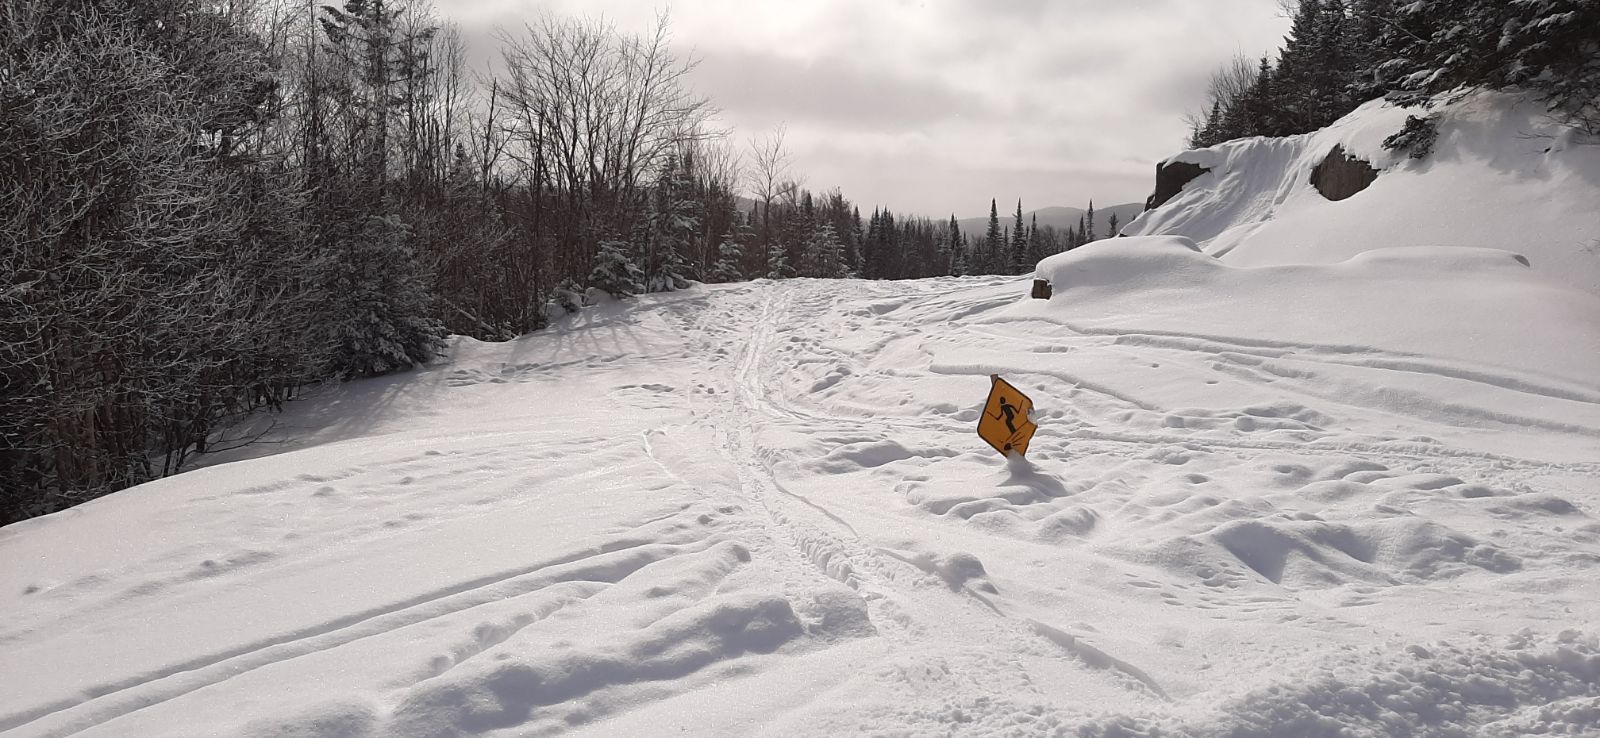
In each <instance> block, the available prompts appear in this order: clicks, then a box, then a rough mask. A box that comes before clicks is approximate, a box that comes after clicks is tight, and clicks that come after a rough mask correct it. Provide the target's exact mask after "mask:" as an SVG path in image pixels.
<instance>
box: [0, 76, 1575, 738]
mask: <svg viewBox="0 0 1600 738" xmlns="http://www.w3.org/2000/svg"><path fill="white" fill-rule="evenodd" d="M1496 100H1498V99H1488V101H1487V102H1485V101H1484V100H1480V101H1479V102H1477V103H1474V105H1478V106H1480V107H1472V106H1467V107H1463V108H1461V109H1458V110H1455V111H1453V112H1451V113H1450V115H1451V116H1453V117H1452V118H1450V121H1451V122H1449V123H1447V125H1446V128H1445V137H1444V138H1443V139H1441V151H1442V153H1441V154H1439V155H1438V157H1437V159H1436V160H1435V161H1433V162H1431V163H1427V164H1421V165H1419V164H1415V163H1411V162H1395V161H1392V160H1387V159H1381V157H1380V154H1379V152H1378V151H1377V149H1376V144H1375V143H1374V141H1373V139H1374V137H1375V136H1378V134H1379V133H1383V134H1384V135H1387V131H1388V130H1390V129H1392V128H1393V127H1395V126H1397V125H1398V120H1399V116H1398V115H1397V114H1396V113H1395V112H1394V111H1390V110H1387V109H1384V108H1382V107H1381V106H1372V107H1368V108H1364V109H1363V110H1362V111H1359V112H1358V113H1356V114H1355V115H1354V116H1352V118H1350V119H1347V120H1346V121H1344V122H1341V124H1340V125H1339V126H1336V127H1335V128H1334V129H1331V130H1330V131H1326V132H1323V133H1319V134H1313V135H1312V136H1308V137H1300V138H1296V139H1289V140H1286V141H1254V142H1244V143H1240V144H1231V145H1228V146H1224V147H1219V148H1217V149H1212V150H1208V151H1202V152H1195V153H1191V154H1187V155H1185V157H1186V158H1192V159H1194V160H1196V161H1201V162H1203V163H1207V164H1208V165H1211V166H1214V167H1216V168H1215V169H1214V171H1213V173H1212V174H1209V175H1206V176H1205V177H1203V178H1202V179H1200V180H1196V182H1195V183H1192V184H1191V185H1190V187H1189V188H1188V189H1186V190H1185V192H1184V193H1183V194H1182V195H1181V196H1180V197H1179V198H1177V199H1175V200H1174V201H1173V202H1171V203H1168V204H1167V205H1166V206H1164V207H1162V208H1160V209H1158V210H1156V211H1153V212H1152V213H1148V214H1146V215H1145V216H1144V217H1143V218H1142V219H1141V220H1140V222H1139V223H1138V224H1136V225H1137V226H1138V227H1139V228H1141V229H1143V230H1145V231H1146V232H1174V233H1181V234H1184V235H1186V236H1187V237H1184V236H1183V235H1166V236H1147V237H1137V238H1123V239H1114V240H1108V241H1102V242H1099V243H1096V244H1091V245H1089V246H1087V247H1084V248H1081V249H1078V250H1075V251H1073V252H1070V253H1067V254H1063V255H1060V256H1056V257H1052V258H1050V259H1047V260H1045V261H1044V262H1042V263H1041V264H1040V265H1039V272H1040V274H1041V275H1042V276H1044V277H1046V278H1048V279H1050V280H1051V281H1052V283H1053V284H1054V287H1055V291H1054V296H1053V297H1052V298H1051V299H1050V300H1030V299H1027V298H1025V297H1023V295H1024V294H1025V293H1026V291H1027V287H1028V282H1027V280H1025V279H1018V278H1009V277H1005V278H966V279H934V280H920V281H908V282H892V283H876V282H862V281H819V280H787V281H782V282H770V281H765V280H762V281H757V282H753V283H748V284H739V285H724V286H716V287H696V288H694V289H692V290H689V291H685V292H680V293H674V294H669V295H653V296H648V297H645V298H641V299H639V300H637V301H632V302H628V303H613V304H607V305H603V306H600V307H598V308H594V309H591V310H587V311H585V312H583V313H581V314H579V315H578V316H576V317H574V318H572V319H569V320H566V321H564V322H562V323H561V324H560V325H558V326H556V327H554V328H553V329H551V330H549V331H545V332H542V333H540V334H537V335H532V336H528V337H525V338H522V339H520V340H517V341H512V342H508V343H504V344H484V343H479V342H475V341H471V340H466V339H457V340H456V341H455V343H454V344H453V346H452V349H451V353H450V356H449V357H447V358H446V359H445V360H443V361H441V362H439V363H438V364H437V365H435V366H433V367H430V368H427V369H425V370H421V371H416V372H412V373H409V374H404V375H398V376H394V377H388V378H382V379H375V380H366V381H360V382H351V383H348V384H346V385H342V386H337V387H330V388H327V389H326V390H324V391H322V392H321V393H320V394H319V395H318V396H316V397H314V398H312V399H308V400H304V401H300V402H296V403H294V404H293V405H292V406H291V407H290V408H289V410H288V412H286V413H285V414H284V415H283V416H280V417H276V418H263V421H267V420H271V421H274V422H276V423H277V426H276V428H274V429H273V430H272V432H271V433H270V434H269V435H268V436H267V440H268V441H271V443H264V444H259V445H255V446H250V447H246V448H244V449H242V450H238V451H234V452H232V454H231V456H228V457H226V458H223V457H217V458H215V459H214V464H213V465H211V466H209V467H207V468H203V469H199V470H196V471H193V472H189V473H186V474H183V475H180V476H177V477H173V478H170V479H165V480H161V481H157V482H153V483H150V484H146V485H142V486H140V487H136V488H133V489H130V490H126V491H124V492H120V493H117V494H114V495H111V496H109V497H106V498H103V499H100V500H96V501H94V502H92V503H89V504H87V505H83V506H80V507H78V508H74V509H71V510H67V511H64V512H61V513H57V514H55V515H51V516H48V517H45V518H41V519H37V520H32V521H27V522H24V523H20V524H16V525H12V526H8V527H6V528H3V529H0V612H3V613H4V617H3V618H0V735H3V736H5V737H6V738H12V737H13V736H14V737H16V738H38V737H43V736H69V735H72V736H85V737H86V738H88V737H92V736H116V737H118V738H121V737H125V736H243V737H245V738H309V737H319V738H379V737H383V738H388V737H394V738H421V737H427V738H438V737H445V736H496V737H504V738H509V737H511V736H539V735H554V734H577V735H596V736H601V735H604V736H614V735H629V736H632V735H641V736H646V735H648V736H653V735H711V736H745V735H771V736H837V735H907V736H923V735H963V736H966V735H977V736H987V735H995V736H1000V735H1005V736H1018V735H1020V736H1035V735H1038V736H1100V737H1109V736H1144V737H1145V738H1169V737H1183V738H1202V737H1216V738H1222V737H1224V736H1226V737H1228V738H1300V737H1303V736H1327V737H1329V738H1331V737H1333V736H1373V737H1376V736H1400V735H1417V736H1441V737H1442V736H1490V737H1501V738H1510V737H1513V736H1517V737H1520V736H1529V735H1550V734H1562V735H1587V736H1593V735H1597V734H1600V728H1597V726H1600V625H1597V623H1600V293H1597V292H1596V291H1595V290H1594V289H1592V286H1593V285H1592V284H1590V283H1589V281H1588V280H1590V278H1591V277H1590V276H1586V275H1592V274H1593V271H1592V265H1590V264H1589V262H1587V261H1585V259H1587V258H1589V257H1588V256H1585V254H1586V253H1587V252H1585V251H1584V249H1583V248H1581V247H1580V246H1581V244H1577V243H1570V244H1569V242H1574V241H1581V240H1582V239H1585V238H1592V237H1594V234H1593V230H1592V228H1593V220H1592V219H1591V220H1584V219H1583V218H1584V217H1585V216H1584V213H1583V212H1581V208H1580V205H1581V203H1580V197H1581V196H1582V191H1580V190H1581V189H1582V188H1583V187H1589V190H1587V191H1588V192H1589V193H1590V194H1589V198H1590V199H1589V200H1588V201H1587V202H1588V203H1589V205H1592V204H1593V202H1594V201H1595V198H1594V197H1593V189H1594V188H1593V187H1592V186H1590V182H1589V180H1588V179H1587V178H1588V177H1589V176H1590V173H1592V172H1593V171H1596V170H1594V169H1593V168H1591V167H1590V163H1592V161H1593V157H1594V156H1595V148H1594V147H1587V148H1585V147H1569V148H1562V147H1561V146H1556V147H1555V148H1553V149H1552V151H1551V152H1549V153H1545V152H1543V151H1532V150H1524V149H1522V148H1518V149H1516V150H1515V151H1508V150H1505V149H1503V147H1504V146H1511V145H1515V146H1519V147H1520V146H1523V145H1524V144H1526V145H1528V146H1534V145H1537V144H1538V142H1537V140H1536V139H1532V138H1528V139H1524V138H1520V137H1518V136H1516V135H1513V133H1512V131H1514V130H1520V128H1518V126H1520V125H1521V124H1513V123H1507V122H1506V121H1511V120H1514V115H1513V113H1515V110H1514V109H1512V108H1508V107H1506V106H1504V105H1502V104H1501V103H1502V102H1503V100H1502V101H1500V102H1497V101H1496ZM1473 111H1478V112H1476V113H1474V112H1473ZM1508 111H1509V112H1508ZM1473 115H1481V116H1485V117H1482V118H1473V117H1472V116H1473ZM1497 116H1498V117H1497ZM1474 120H1478V121H1479V122H1478V123H1473V121H1474ZM1525 120H1527V121H1532V118H1525ZM1530 130H1533V129H1530ZM1335 141H1337V142H1341V143H1344V144H1345V145H1346V147H1347V148H1349V149H1350V150H1352V151H1355V152H1357V153H1360V154H1363V155H1368V156H1372V157H1374V161H1377V162H1378V163H1379V164H1380V165H1381V166H1383V167H1385V168H1386V169H1385V173H1384V174H1383V175H1382V176H1380V177H1379V178H1378V180H1377V183H1376V184H1374V185H1373V187H1372V188H1371V189H1369V190H1368V191H1366V192H1362V193H1360V194H1358V195H1356V196H1355V197H1352V198H1350V199H1348V200H1345V201H1341V202H1337V203H1328V202H1325V201H1321V200H1320V198H1319V196H1318V195H1317V194H1316V193H1315V192H1314V191H1312V190H1311V189H1310V188H1309V187H1308V186H1305V185H1304V184H1303V183H1302V182H1301V181H1300V178H1301V177H1302V175H1301V174H1295V173H1293V172H1291V170H1296V171H1297V170H1298V168H1299V167H1301V166H1302V165H1305V164H1307V163H1308V162H1314V161H1315V160H1318V159H1320V157H1321V156H1322V155H1324V154H1325V153H1326V147H1328V146H1331V145H1332V143H1333V142H1335ZM1486 142H1487V143H1486ZM1545 143H1546V144H1548V143H1549V142H1545ZM1267 160H1270V161H1271V162H1274V163H1275V164H1274V166H1275V167H1276V168H1274V167H1264V166H1262V165H1261V164H1262V162H1263V161H1267ZM1246 164H1248V166H1246ZM1574 192H1577V194H1574ZM1491 202H1492V203H1494V204H1495V207H1494V208H1493V210H1494V212H1492V213H1491V212H1489V211H1490V208H1489V207H1488V206H1489V204H1490V203H1491ZM1506 203H1510V204H1511V205H1510V206H1509V209H1508V206H1506ZM1518 208H1522V210H1521V211H1520V212H1518V210H1517V209H1518ZM1402 229H1403V230H1402ZM1585 229H1588V230H1585ZM1563 244H1568V245H1563ZM1202 246H1203V247H1204V250H1202ZM1569 246H1570V248H1569ZM1378 247H1382V248H1378ZM1375 249H1376V250H1375ZM1213 254H1221V255H1222V258H1221V259H1220V260H1219V259H1217V258H1215V257H1214V256H1213ZM1585 269H1591V271H1584V270H1585ZM993 373H998V374H1002V375H1004V376H1005V378H1006V379H1007V380H1009V381H1010V382H1012V383H1014V384H1016V385H1017V386H1018V387H1021V388H1023V389H1024V391H1026V392H1027V393H1029V394H1030V396H1031V397H1032V399H1033V400H1034V403H1035V410H1034V413H1033V419H1034V420H1035V421H1036V422H1037V423H1038V425H1039V433H1038V435H1037V436H1036V437H1035V438H1034V440H1033V442H1032V446H1031V448H1030V451H1029V458H1028V459H1027V460H1021V459H1015V458H1014V459H1011V460H1004V459H1001V458H999V457H998V456H997V455H995V454H994V453H993V451H992V450H990V449H989V447H988V446H987V445H986V444H984V442H983V441H981V440H979V439H978V437H977V436H976V434H975V433H974V426H975V425H976V423H977V420H978V418H979V416H980V408H981V406H982V402H983V399H984V396H985V394H986V392H987V391H988V388H989V383H990V380H989V375H990V374H993Z"/></svg>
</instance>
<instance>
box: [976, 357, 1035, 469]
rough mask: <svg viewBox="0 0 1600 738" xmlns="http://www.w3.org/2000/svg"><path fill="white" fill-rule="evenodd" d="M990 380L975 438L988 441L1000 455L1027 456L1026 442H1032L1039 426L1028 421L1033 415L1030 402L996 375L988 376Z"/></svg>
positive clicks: (1025, 396) (1031, 402) (1020, 392)
mask: <svg viewBox="0 0 1600 738" xmlns="http://www.w3.org/2000/svg"><path fill="white" fill-rule="evenodd" d="M989 380H990V381H991V382H992V383H993V384H991V385H990V386H989V399H988V400H987V401H985V402H984V403H983V415H982V416H980V417H979V418H978V436H979V437H980V438H982V439H983V440H985V441H988V442H989V445H990V446H993V447H994V450H996V451H999V452H1000V455H1001V456H1005V455H1007V454H1009V453H1011V452H1012V451H1016V452H1017V453H1018V454H1019V455H1023V456H1026V455H1027V453H1028V441H1031V440H1033V432H1034V431H1036V430H1039V426H1037V425H1034V424H1033V421H1032V420H1029V419H1028V415H1029V413H1032V412H1033V400H1030V399H1028V396H1027V395H1025V394H1022V390H1019V389H1017V388H1016V387H1013V386H1011V383H1010V382H1007V381H1006V380H1004V379H1001V378H1000V375H998V374H990V375H989Z"/></svg>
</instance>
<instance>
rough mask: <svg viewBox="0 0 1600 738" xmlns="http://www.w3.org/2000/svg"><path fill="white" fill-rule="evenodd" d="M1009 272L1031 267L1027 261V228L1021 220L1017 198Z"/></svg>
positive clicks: (1020, 208)
mask: <svg viewBox="0 0 1600 738" xmlns="http://www.w3.org/2000/svg"><path fill="white" fill-rule="evenodd" d="M1010 251H1011V253H1010V254H1009V256H1010V261H1011V264H1010V266H1011V273H1012V274H1022V273H1024V272H1027V271H1029V270H1031V269H1032V267H1033V265H1032V264H1030V263H1028V228H1027V226H1026V225H1024V224H1023V222H1022V200H1017V214H1016V222H1015V223H1014V224H1013V226H1012V229H1011V249H1010Z"/></svg>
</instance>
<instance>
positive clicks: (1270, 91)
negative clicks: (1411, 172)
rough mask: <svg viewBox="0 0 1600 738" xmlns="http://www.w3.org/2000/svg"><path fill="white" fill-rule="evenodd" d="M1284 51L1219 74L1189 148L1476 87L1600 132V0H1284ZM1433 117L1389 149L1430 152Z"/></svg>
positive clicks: (1305, 127) (1421, 102)
mask: <svg viewBox="0 0 1600 738" xmlns="http://www.w3.org/2000/svg"><path fill="white" fill-rule="evenodd" d="M1283 6H1284V8H1285V10H1287V11H1288V12H1290V14H1291V16H1292V18H1293V25H1292V27H1291V29H1290V31H1289V34H1288V36H1287V37H1286V38H1285V39H1284V44H1283V46H1282V47H1281V48H1280V49H1279V51H1278V54H1277V57H1276V59H1271V58H1268V57H1263V58H1261V59H1260V60H1247V59H1243V58H1236V59H1234V60H1233V61H1232V62H1231V63H1229V64H1228V65H1226V66H1225V67H1224V68H1223V69H1221V70H1219V71H1218V72H1216V73H1215V74H1213V76H1212V79H1211V84H1210V89H1209V90H1208V92H1209V95H1208V98H1209V101H1208V109H1207V110H1206V111H1205V112H1204V113H1203V114H1200V115H1193V116H1191V117H1190V140H1189V144H1190V145H1191V146H1193V147H1197V148H1198V147H1205V146H1213V145H1216V144H1219V143H1223V142H1225V141H1230V140H1233V139H1236V138H1244V137H1248V136H1286V135H1292V134H1297V133H1306V132H1309V131H1314V130H1317V129H1319V128H1322V127H1324V126H1327V125H1328V124H1330V123H1332V122H1334V121H1335V120H1337V119H1339V118H1340V117H1342V116H1344V115H1345V114H1347V113H1349V112H1350V111H1352V110H1354V109H1355V108H1356V107H1357V106H1358V105H1360V104H1361V103H1363V102H1366V101H1368V100H1371V99H1374V98H1378V97H1387V98H1388V99H1390V100H1392V101H1394V102H1396V103H1397V104H1400V105H1402V106H1407V107H1422V108H1426V107H1428V106H1430V105H1431V104H1432V102H1433V101H1435V100H1438V99H1441V97H1443V98H1445V99H1448V98H1449V97H1450V96H1451V95H1452V94H1461V93H1463V92H1465V91H1469V90H1472V89H1504V88H1511V87H1518V88H1524V89H1528V90H1531V91H1533V92H1534V93H1536V94H1537V95H1538V96H1539V97H1540V99H1542V100H1543V101H1544V102H1545V104H1546V105H1547V107H1548V109H1549V111H1550V112H1551V113H1552V114H1554V115H1555V116H1557V117H1558V118H1559V119H1561V120H1563V121H1565V122H1567V123H1569V124H1572V125H1575V126H1578V127H1581V128H1583V129H1584V130H1586V131H1588V132H1589V133H1591V134H1600V61H1597V60H1600V3H1595V2H1593V0H1516V1H1515V2H1506V0H1405V1H1404V2H1401V1H1398V0H1285V1H1284V2H1283ZM1433 130H1434V128H1433V119H1432V117H1431V116H1430V115H1428V114H1423V115H1420V116H1412V117H1411V120H1410V121H1409V122H1408V124H1407V126H1406V129H1405V130H1404V131H1403V132H1401V133H1400V134H1397V135H1396V136H1395V137H1393V138H1391V139H1390V140H1389V141H1388V142H1386V145H1387V146H1389V147H1390V148H1396V149H1410V150H1411V152H1412V154H1413V155H1415V156H1419V157H1420V156H1425V155H1426V153H1427V145H1428V144H1429V143H1430V142H1431V139H1432V136H1433Z"/></svg>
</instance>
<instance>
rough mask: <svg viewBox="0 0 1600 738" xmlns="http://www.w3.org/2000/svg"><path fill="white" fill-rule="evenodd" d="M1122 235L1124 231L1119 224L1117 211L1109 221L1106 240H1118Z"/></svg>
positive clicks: (1113, 212)
mask: <svg viewBox="0 0 1600 738" xmlns="http://www.w3.org/2000/svg"><path fill="white" fill-rule="evenodd" d="M1120 235H1122V230H1121V228H1120V227H1119V224H1118V223H1117V214H1116V212H1115V211H1112V213H1111V218H1110V219H1109V225H1108V226H1107V227H1106V238H1116V237H1117V236H1120Z"/></svg>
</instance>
